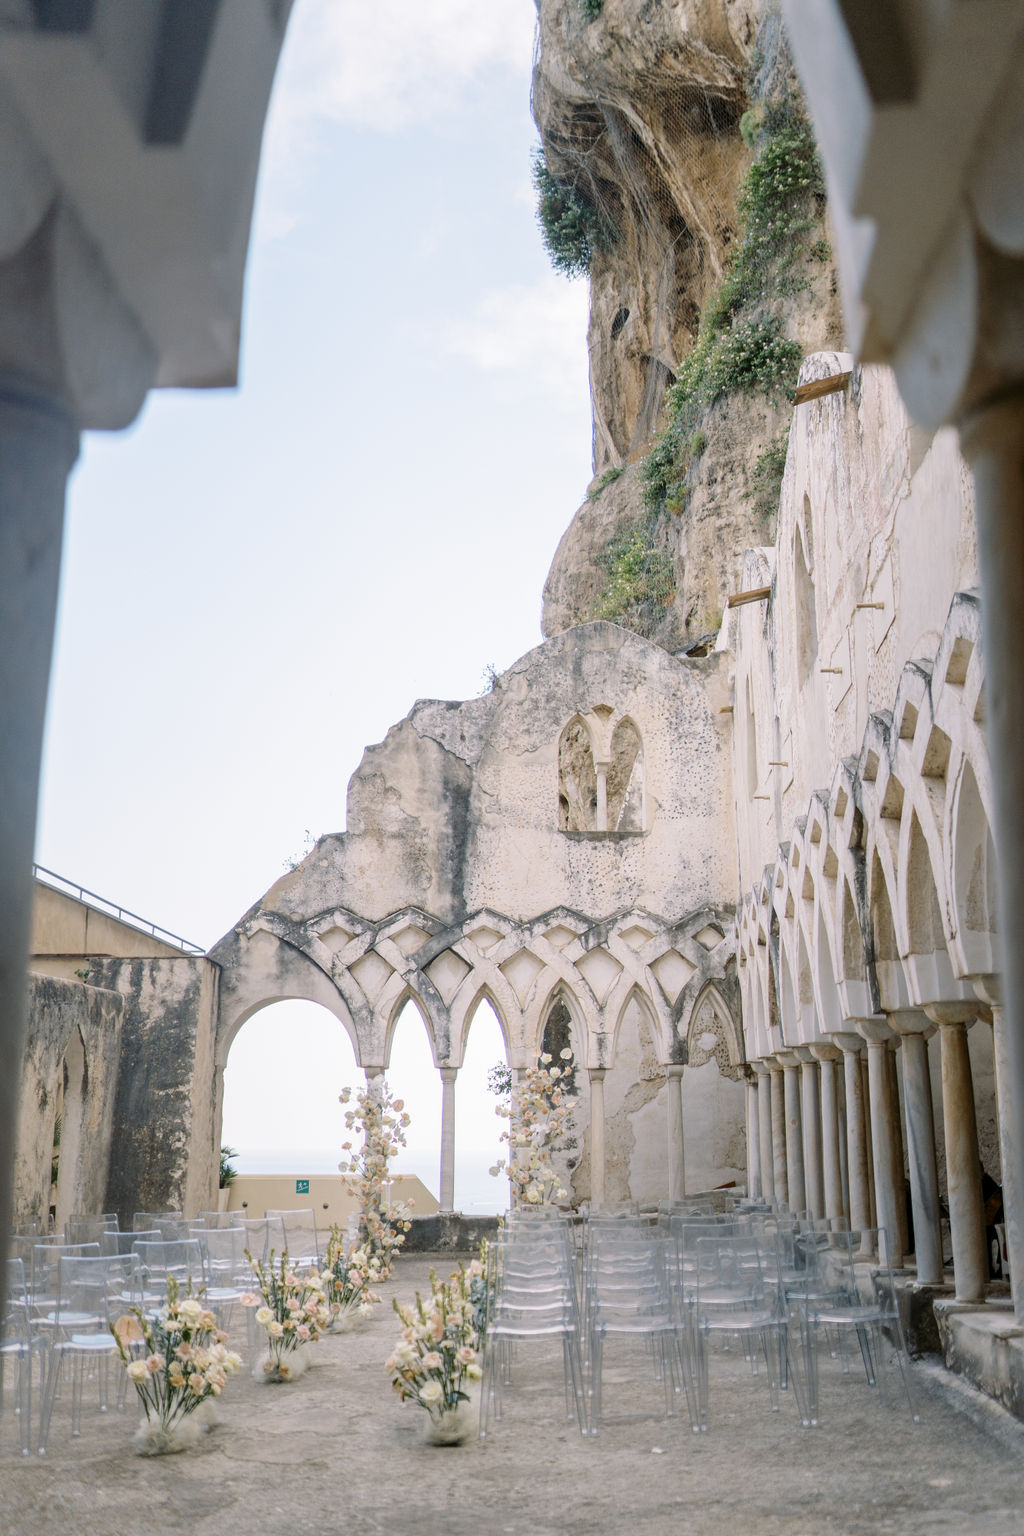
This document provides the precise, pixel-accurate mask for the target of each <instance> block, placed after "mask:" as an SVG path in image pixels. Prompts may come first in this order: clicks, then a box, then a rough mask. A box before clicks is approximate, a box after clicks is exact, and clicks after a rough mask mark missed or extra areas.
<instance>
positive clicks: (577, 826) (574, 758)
mask: <svg viewBox="0 0 1024 1536" xmlns="http://www.w3.org/2000/svg"><path fill="white" fill-rule="evenodd" d="M596 824H597V773H596V771H595V768H594V752H593V748H592V747H591V745H590V737H589V735H588V734H587V728H586V726H585V725H584V724H583V721H582V720H581V719H580V718H579V716H578V715H577V716H576V718H575V719H574V720H570V721H569V724H568V725H567V726H566V728H565V730H564V731H563V732H562V736H561V740H560V741H559V743H558V825H559V827H560V829H561V830H562V831H563V832H593V831H595V830H596Z"/></svg>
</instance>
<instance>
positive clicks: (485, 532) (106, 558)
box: [36, 0, 591, 1176]
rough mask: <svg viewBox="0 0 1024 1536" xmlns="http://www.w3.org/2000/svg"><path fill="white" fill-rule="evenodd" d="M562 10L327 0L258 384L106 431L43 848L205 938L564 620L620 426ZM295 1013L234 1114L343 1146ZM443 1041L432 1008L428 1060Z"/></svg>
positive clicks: (63, 685)
mask: <svg viewBox="0 0 1024 1536" xmlns="http://www.w3.org/2000/svg"><path fill="white" fill-rule="evenodd" d="M534 20H535V11H534V5H533V0H483V3H481V0H374V3H373V4H372V5H367V4H366V3H365V0H296V5H295V9H294V11H293V13H292V20H291V22H290V25H289V30H288V34H287V37H286V41H285V48H284V53H283V56H282V61H281V65H280V68H279V71H278V77H277V81H276V84H275V90H274V95H273V98H272V101H271V108H270V113H269V116H268V122H267V130H266V134H265V139H264V150H263V159H262V165H261V174H260V182H259V187H258V192H257V202H256V210H255V217H254V223H253V237H252V243H251V248H250V257H249V267H248V276H247V283H246V298H245V312H244V325H243V353H242V363H241V372H240V382H239V387H238V389H237V390H236V391H223V392H221V391H218V392H203V391H193V392H187V391H159V392H154V393H153V394H152V395H151V396H150V398H149V401H148V403H147V405H146V407H145V409H144V410H143V412H142V414H141V415H140V417H139V419H138V421H137V423H136V424H135V425H134V426H133V427H132V428H130V429H129V430H128V431H126V432H123V433H109V434H100V433H93V434H87V436H86V438H85V439H84V442H83V452H82V456H81V458H80V460H79V464H78V467H77V469H76V470H75V472H74V474H73V477H72V481H71V485H70V489H69V497H68V515H67V531H66V543H65V553H64V568H63V576H62V588H61V601H60V611H59V617H58V628H57V637H56V648H55V656H54V668H53V677H52V683H51V693H50V705H49V714H48V726H47V735H46V744H45V753H44V766H43V778H42V786H41V804H40V818H39V829H38V839H37V852H36V858H37V861H38V862H39V863H41V864H42V865H44V866H46V867H47V868H49V869H52V870H54V871H56V872H57V873H58V874H60V875H62V876H64V877H66V878H68V879H70V880H73V881H75V882H76V883H80V884H81V885H83V886H85V887H87V888H89V889H90V890H92V891H96V892H98V893H100V894H101V895H102V896H104V897H106V898H109V899H112V900H114V901H116V902H117V903H119V904H120V905H122V906H124V907H126V908H128V909H130V910H132V911H134V912H137V913H140V914H141V915H143V916H144V917H145V918H147V919H148V920H151V921H154V922H156V923H159V924H160V925H161V926H163V927H165V928H167V929H169V930H171V931H172V932H174V933H177V934H181V935H183V936H184V937H186V938H188V939H190V940H194V941H195V942H197V943H198V944H200V945H202V946H203V947H204V948H205V947H209V946H211V945H212V944H214V943H215V942H216V941H217V939H219V938H220V937H221V935H222V934H224V933H225V932H226V931H228V930H229V929H230V928H231V927H232V925H233V924H234V923H235V922H236V921H237V920H238V918H239V917H240V916H241V915H242V913H243V912H245V911H246V910H247V909H248V907H250V906H251V905H252V903H253V902H254V901H256V900H257V899H258V898H259V897H260V896H261V895H262V893H263V892H264V891H265V890H266V889H267V888H268V887H269V886H270V885H271V884H273V882H274V881H275V880H276V879H277V878H278V876H279V875H280V873H281V871H282V869H283V868H284V867H285V864H286V863H287V862H288V861H289V860H291V859H294V858H296V857H298V856H300V855H301V854H302V853H303V851H304V847H305V843H306V834H307V831H308V832H309V833H311V834H312V836H313V837H316V836H319V835H321V834H323V833H326V832H337V831H340V830H342V829H343V827H344V824H345V789H346V785H347V782H348V779H349V777H350V775H351V774H352V772H353V771H354V770H355V768H356V767H357V765H358V763H359V760H360V758H361V756H362V752H363V748H364V746H366V745H367V744H369V743H373V742H377V741H379V740H381V739H382V738H383V737H384V735H385V734H386V732H387V730H388V728H389V727H390V726H391V725H392V724H393V723H395V722H396V721H398V720H400V719H401V718H402V717H403V716H404V715H405V714H406V713H407V712H408V710H409V708H410V707H411V705H412V703H413V701H414V700H415V699H417V698H421V697H432V698H454V699H462V698H469V697H472V696H474V695H475V694H478V693H480V692H481V691H482V690H483V688H484V687H485V678H484V673H485V669H486V668H487V667H488V666H491V665H493V666H496V667H497V668H498V669H499V670H503V669H504V668H506V667H508V666H509V665H511V664H512V662H514V661H515V660H516V659H517V658H518V657H519V656H520V655H522V654H523V653H524V652H526V651H528V650H529V649H531V648H532V647H533V646H535V645H536V644H538V643H539V642H540V639H541V634H540V604H541V592H542V588H543V583H544V578H545V576H546V574H547V570H548V567H549V565H550V562H551V559H552V556H553V555H554V551H555V548H556V546H557V544H558V540H559V538H560V537H561V535H562V533H563V531H564V530H565V528H566V526H567V525H568V523H569V521H570V519H571V517H572V514H573V512H574V510H575V508H576V506H577V505H578V504H579V502H580V501H581V500H582V498H583V495H584V493H585V491H586V487H587V484H588V481H589V479H590V476H591V461H590V450H591V427H590V410H589V397H588V386H587V357H586V309H587V292H586V285H585V284H584V283H581V282H575V283H573V282H569V281H567V280H566V279H565V278H563V277H561V276H558V275H556V274H555V273H553V272H552V271H551V269H550V267H549V264H548V261H547V258H546V256H545V254H544V251H543V248H542V245H541V241H540V235H539V232H538V230H537V226H536V221H535V212H534V198H533V193H532V189H531V186H530V151H531V147H532V146H533V145H534V144H535V143H536V138H537V135H536V130H535V128H534V126H533V124H532V121H531V119H530V114H529V86H530V66H531V58H532V49H533V30H534ZM280 1007H281V1008H284V1007H289V1008H292V1009H298V1010H300V1013H298V1014H295V1015H294V1019H295V1020H298V1019H299V1018H300V1017H302V1018H305V1017H306V1016H307V1015H310V1010H311V1009H312V1005H301V1004H290V1005H280ZM303 1009H304V1010H305V1012H304V1013H302V1012H301V1010H303ZM313 1012H314V1013H315V1010H313ZM324 1017H325V1018H326V1015H325V1016H324ZM260 1026H262V1030H263V1034H264V1035H266V1037H267V1038H266V1040H264V1041H263V1044H262V1045H260V1046H257V1037H258V1036H260ZM311 1027H313V1026H311ZM281 1028H282V1024H281V1016H280V1015H279V1014H278V1010H265V1012H264V1013H263V1014H260V1015H257V1017H256V1019H254V1020H253V1021H252V1022H251V1023H250V1024H249V1025H247V1026H246V1029H245V1030H243V1032H242V1034H241V1035H240V1037H239V1040H238V1042H237V1043H236V1045H235V1047H233V1051H232V1057H231V1058H230V1059H229V1063H228V1071H227V1077H226V1108H225V1137H226V1139H228V1140H233V1141H234V1143H236V1144H238V1145H239V1146H240V1147H241V1146H242V1145H243V1143H244V1145H245V1146H246V1147H248V1148H250V1149H252V1151H255V1150H256V1149H260V1148H272V1147H274V1146H275V1145H277V1146H282V1147H289V1146H290V1147H293V1148H294V1147H301V1148H310V1149H311V1150H312V1146H313V1145H314V1143H313V1142H312V1141H311V1137H310V1127H312V1126H315V1127H316V1128H317V1140H316V1142H315V1145H316V1146H322V1147H330V1146H332V1145H333V1144H334V1141H335V1119H336V1116H337V1115H338V1114H339V1113H340V1112H339V1111H338V1110H337V1108H336V1093H335V1091H334V1085H333V1083H331V1084H330V1089H331V1094H330V1097H331V1101H332V1104H333V1106H334V1107H333V1108H331V1107H328V1105H327V1104H326V1102H325V1104H324V1105H322V1106H319V1107H316V1108H314V1107H313V1106H312V1104H311V1103H310V1101H309V1097H308V1095H309V1093H310V1091H311V1089H310V1083H309V1078H310V1076H311V1075H312V1076H313V1077H316V1078H318V1079H325V1078H327V1077H329V1076H331V1075H333V1072H334V1071H337V1072H338V1073H339V1074H344V1073H346V1072H347V1070H348V1064H347V1063H346V1061H345V1060H344V1055H342V1058H341V1059H339V1060H338V1062H337V1063H336V1065H335V1066H334V1067H333V1068H332V1073H331V1074H328V1073H320V1072H317V1073H313V1074H310V1073H309V1070H308V1064H309V1061H310V1060H311V1059H312V1058H313V1055H314V1054H315V1053H316V1052H318V1051H319V1050H320V1049H321V1047H320V1046H316V1047H314V1046H312V1045H311V1046H310V1047H309V1053H310V1054H309V1055H308V1057H307V1060H306V1070H305V1073H304V1074H302V1075H303V1076H304V1079H305V1081H304V1084H302V1085H300V1086H297V1087H296V1089H295V1091H294V1092H293V1093H291V1094H290V1096H289V1098H288V1102H289V1106H290V1107H289V1111H288V1116H284V1117H283V1111H282V1107H281V1106H282V1089H281V1078H280V1075H279V1069H280V1061H279V1058H280V1051H279V1049H277V1050H276V1059H275V1061H274V1063H273V1064H272V1065H271V1064H270V1057H269V1056H268V1053H274V1052H275V1043H277V1044H279V1041H280V1038H281V1033H280V1032H281ZM250 1032H251V1039H252V1045H251V1046H250V1045H249V1036H250ZM339 1033H340V1031H339V1029H338V1026H337V1025H334V1026H333V1030H332V1035H331V1039H332V1040H333V1041H335V1042H336V1043H337V1047H338V1049H341V1050H342V1052H343V1053H344V1050H345V1049H347V1046H346V1045H345V1043H344V1042H343V1041H339V1040H338V1035H339ZM415 1033H416V1032H415V1030H414V1034H415ZM485 1033H486V1027H485V1025H483V1024H482V1025H481V1035H483V1034H485ZM313 1038H314V1037H313V1036H312V1035H311V1036H310V1039H311V1040H312V1039H313ZM493 1043H494V1040H493V1039H492V1044H493ZM421 1044H422V1042H421V1041H420V1040H419V1038H418V1035H417V1038H416V1039H413V1036H412V1035H410V1036H409V1040H408V1043H406V1035H405V1031H404V1028H403V1034H402V1037H401V1049H400V1050H398V1051H396V1055H395V1058H394V1070H393V1072H392V1074H391V1075H392V1079H393V1080H394V1081H398V1082H399V1086H402V1084H401V1081H400V1080H401V1079H402V1078H403V1077H404V1076H409V1077H411V1079H412V1080H413V1082H414V1084H415V1082H419V1081H422V1079H423V1076H424V1069H423V1067H422V1063H420V1065H419V1066H417V1064H416V1060H417V1058H416V1052H417V1050H418V1049H419V1047H420V1045H421ZM472 1045H473V1041H472V1036H471V1047H472ZM243 1046H244V1047H245V1048H246V1049H245V1050H243ZM499 1046H500V1042H499ZM261 1052H262V1054H261ZM493 1054H494V1053H493V1051H492V1052H491V1055H492V1056H493ZM249 1056H251V1057H252V1058H253V1059H252V1060H249ZM403 1062H404V1063H405V1065H404V1066H403ZM351 1070H352V1072H354V1064H352V1066H351ZM268 1073H270V1074H272V1075H274V1078H275V1084H276V1089H277V1092H276V1110H275V1112H274V1113H272V1114H268V1112H267V1111H266V1109H265V1108H262V1107H260V1102H259V1093H258V1087H259V1084H260V1083H261V1082H262V1081H263V1080H264V1079H265V1078H266V1077H267V1075H268ZM427 1075H428V1076H429V1075H430V1074H429V1064H428V1070H427ZM463 1076H464V1077H465V1084H464V1083H463V1080H462V1078H460V1097H459V1101H458V1125H457V1133H456V1134H457V1143H458V1146H459V1149H460V1157H461V1156H463V1153H465V1158H466V1159H468V1158H469V1157H470V1150H469V1149H470V1148H471V1147H472V1146H473V1145H475V1141H476V1140H480V1139H481V1138H483V1140H484V1141H486V1140H487V1138H488V1137H489V1136H491V1135H493V1127H492V1126H491V1125H490V1119H493V1101H489V1102H488V1103H487V1104H486V1105H485V1106H484V1110H483V1113H484V1114H486V1116H487V1117H490V1118H489V1119H488V1129H487V1132H486V1134H485V1133H484V1131H483V1130H482V1129H480V1128H479V1127H478V1126H477V1123H476V1120H475V1119H474V1111H473V1108H472V1104H471V1102H470V1101H471V1100H472V1099H473V1098H474V1093H473V1092H472V1091H471V1088H470V1084H469V1077H468V1075H467V1074H463ZM344 1080H345V1081H352V1080H353V1078H352V1077H350V1076H345V1079H344ZM322 1086H323V1085H322V1084H321V1087H322ZM429 1089H430V1092H431V1093H432V1094H436V1081H431V1082H430V1084H429ZM475 1097H477V1098H478V1097H479V1094H478V1093H477V1094H475ZM463 1100H466V1103H465V1104H464V1103H463ZM431 1102H433V1101H432V1100H431ZM437 1102H438V1104H439V1099H438V1100H437ZM438 1112H439V1111H438ZM429 1113H430V1109H429V1105H428V1104H427V1103H426V1102H425V1103H424V1106H423V1108H422V1112H421V1121H422V1124H423V1126H424V1127H425V1126H426V1125H427V1122H428V1120H429ZM482 1123H483V1122H481V1125H482ZM274 1136H277V1138H278V1141H277V1142H275V1141H274ZM436 1136H437V1133H436V1132H435V1131H431V1132H430V1133H429V1134H428V1133H427V1132H426V1131H424V1137H425V1140H426V1142H427V1143H429V1145H430V1147H431V1148H433V1147H436ZM296 1137H298V1139H296ZM247 1155H251V1153H250V1154H247ZM410 1155H412V1154H410ZM416 1155H417V1156H418V1155H420V1154H418V1153H417V1154H416ZM424 1155H425V1154H424ZM473 1156H474V1158H475V1154H473ZM476 1161H479V1159H478V1158H476ZM243 1166H244V1164H243ZM327 1166H331V1164H330V1163H328V1164H327ZM474 1166H475V1162H474ZM466 1167H467V1168H468V1162H467V1163H466ZM462 1172H465V1169H463V1170H462ZM460 1176H461V1175H460Z"/></svg>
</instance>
